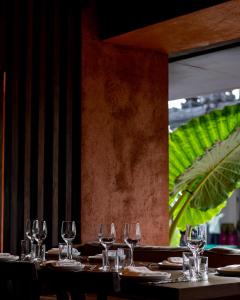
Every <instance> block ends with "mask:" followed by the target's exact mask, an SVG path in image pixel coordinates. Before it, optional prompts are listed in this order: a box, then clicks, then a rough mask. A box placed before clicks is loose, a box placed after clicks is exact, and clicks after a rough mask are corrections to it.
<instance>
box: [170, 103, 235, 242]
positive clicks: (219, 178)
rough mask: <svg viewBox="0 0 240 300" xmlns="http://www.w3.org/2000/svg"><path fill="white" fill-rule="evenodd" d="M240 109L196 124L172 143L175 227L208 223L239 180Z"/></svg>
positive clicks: (187, 126) (220, 112) (175, 136)
mask: <svg viewBox="0 0 240 300" xmlns="http://www.w3.org/2000/svg"><path fill="white" fill-rule="evenodd" d="M237 127H240V105H239V104H238V105H234V106H227V107H225V108H224V109H222V110H215V111H212V112H211V113H209V114H206V115H204V116H201V117H199V118H195V119H192V120H191V121H190V122H188V123H187V124H185V125H183V126H182V127H180V128H178V129H177V130H176V131H174V132H173V133H172V134H170V137H169V193H170V200H169V204H170V207H171V209H170V216H171V217H172V224H171V228H170V239H171V237H172V236H173V234H174V230H175V228H176V227H178V229H180V230H184V229H185V227H186V224H193V225H195V224H200V223H205V222H207V221H209V220H210V219H211V218H212V217H214V216H215V215H216V214H218V213H219V212H220V211H221V210H222V208H223V207H224V206H225V204H226V200H227V199H228V197H229V195H230V194H231V193H232V192H233V191H234V189H236V188H237V186H238V184H239V180H240V163H239V161H240V132H239V130H236V128H237Z"/></svg>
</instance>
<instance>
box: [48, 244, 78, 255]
mask: <svg viewBox="0 0 240 300" xmlns="http://www.w3.org/2000/svg"><path fill="white" fill-rule="evenodd" d="M63 252H64V253H67V245H66V246H65V247H64V249H63ZM47 253H48V254H50V255H58V254H59V249H58V248H52V249H49V250H48V251H47ZM72 255H73V256H78V255H80V252H79V251H78V250H77V249H76V248H72Z"/></svg>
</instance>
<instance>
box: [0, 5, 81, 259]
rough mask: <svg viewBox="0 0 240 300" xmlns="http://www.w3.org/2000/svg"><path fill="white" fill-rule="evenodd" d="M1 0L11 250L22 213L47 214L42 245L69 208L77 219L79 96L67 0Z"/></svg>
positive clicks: (50, 242)
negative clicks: (4, 8)
mask: <svg viewBox="0 0 240 300" xmlns="http://www.w3.org/2000/svg"><path fill="white" fill-rule="evenodd" d="M4 1H6V3H7V13H6V14H5V15H4V22H5V21H6V20H7V24H6V30H5V29H4V34H5V35H6V39H7V43H6V50H4V51H5V52H6V56H7V57H6V58H5V57H4V59H3V60H4V64H6V68H7V71H8V72H9V71H11V72H10V76H9V78H8V82H7V93H6V150H7V151H6V160H5V163H6V176H5V177H6V182H5V183H4V185H5V187H6V192H5V198H6V202H5V203H6V205H5V207H4V213H5V223H4V249H3V250H4V251H6V252H12V253H17V250H18V248H19V241H20V239H22V238H24V236H23V235H24V232H23V229H24V224H25V221H26V219H27V218H29V217H30V218H31V219H33V218H36V217H38V218H46V219H47V221H48V230H49V235H48V237H47V239H46V243H47V247H48V248H49V247H51V246H55V245H56V244H57V242H58V239H59V233H60V228H59V224H60V223H61V221H62V219H63V218H69V219H70V218H71V217H72V212H73V210H74V218H75V220H76V221H79V220H78V217H79V216H80V212H79V211H78V207H79V205H78V204H76V203H73V202H75V201H80V199H79V197H78V196H79V195H78V189H79V184H78V181H79V173H80V171H77V172H76V170H77V168H78V162H79V161H80V159H79V158H77V164H76V163H75V161H74V159H75V157H76V153H77V155H79V152H80V151H79V148H78V147H79V136H78V135H77V136H76V134H78V133H79V129H76V127H78V126H79V122H80V116H79V113H78V112H74V113H73V109H74V107H75V108H76V107H78V105H76V103H77V102H78V101H80V100H79V90H78V89H79V87H80V80H79V78H76V76H78V74H80V70H79V68H80V66H76V60H75V56H76V52H77V51H76V49H75V48H74V47H75V40H74V39H75V38H76V36H75V35H74V32H75V26H79V27H80V18H78V17H76V15H75V14H73V13H72V12H73V11H72V10H71V9H70V4H66V3H62V2H59V1H58V0H50V2H49V1H45V0H43V1H31V0H4ZM0 15H1V12H0ZM0 22H1V20H0ZM0 55H1V52H0ZM78 55H80V53H78ZM0 68H1V66H0ZM76 70H77V71H76ZM73 82H74V83H73ZM76 90H77V91H76ZM73 118H74V119H75V122H73ZM76 144H77V147H75V145H76ZM76 148H77V150H76ZM74 151H75V152H74ZM73 152H74V155H73ZM76 177H77V178H76ZM73 182H74V183H75V196H74V195H73ZM76 182H77V184H76ZM76 191H77V197H76ZM76 208H77V209H76ZM78 235H79V231H78ZM76 241H78V242H79V238H78V237H77V238H76Z"/></svg>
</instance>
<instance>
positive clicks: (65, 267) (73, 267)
mask: <svg viewBox="0 0 240 300" xmlns="http://www.w3.org/2000/svg"><path fill="white" fill-rule="evenodd" d="M51 266H52V267H54V269H55V270H59V271H82V270H83V269H84V267H85V265H83V264H81V263H80V262H76V263H74V264H58V262H56V263H54V264H51Z"/></svg>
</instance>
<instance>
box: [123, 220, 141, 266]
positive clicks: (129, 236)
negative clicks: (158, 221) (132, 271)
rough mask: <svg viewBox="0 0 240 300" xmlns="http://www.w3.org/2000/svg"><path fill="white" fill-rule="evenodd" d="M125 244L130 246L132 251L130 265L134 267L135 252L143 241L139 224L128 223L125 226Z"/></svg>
mask: <svg viewBox="0 0 240 300" xmlns="http://www.w3.org/2000/svg"><path fill="white" fill-rule="evenodd" d="M123 235H124V242H125V243H126V244H127V245H128V247H129V248H130V251H131V261H130V265H131V266H134V262H133V250H134V248H135V246H136V245H137V244H138V243H139V241H140V239H141V229H140V224H139V223H126V224H125V225H124V233H123Z"/></svg>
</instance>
